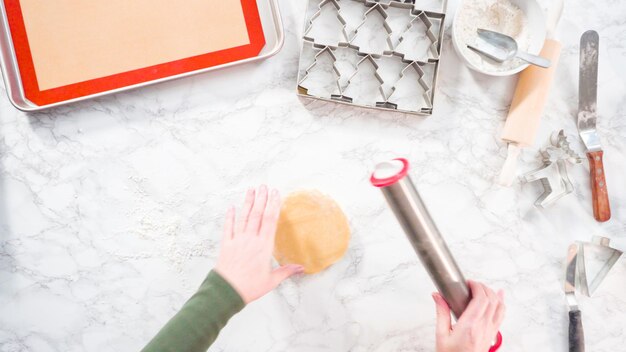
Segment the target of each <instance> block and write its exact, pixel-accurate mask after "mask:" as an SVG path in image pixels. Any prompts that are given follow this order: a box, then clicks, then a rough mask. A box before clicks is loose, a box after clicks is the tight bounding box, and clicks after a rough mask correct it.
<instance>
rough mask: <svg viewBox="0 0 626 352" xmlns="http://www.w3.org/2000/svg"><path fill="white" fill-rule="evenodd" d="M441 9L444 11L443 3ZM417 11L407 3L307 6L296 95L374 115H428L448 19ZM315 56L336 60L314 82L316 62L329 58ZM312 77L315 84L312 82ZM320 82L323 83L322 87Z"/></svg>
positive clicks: (367, 0)
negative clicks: (364, 109)
mask: <svg viewBox="0 0 626 352" xmlns="http://www.w3.org/2000/svg"><path fill="white" fill-rule="evenodd" d="M441 3H442V5H443V10H442V11H445V8H446V3H447V2H446V0H441ZM355 4H357V5H355ZM359 4H360V5H359ZM347 5H350V6H348V7H347V8H346V7H345V6H347ZM342 6H344V7H343V8H342ZM418 7H419V4H417V5H416V4H415V2H414V1H412V0H352V1H343V2H342V1H341V0H310V1H309V7H308V12H309V15H308V16H307V20H306V22H305V30H304V45H303V49H302V55H301V59H300V67H301V68H300V69H299V70H298V73H299V78H298V94H299V95H301V96H306V97H311V98H317V99H321V100H327V101H335V102H341V103H345V104H352V105H358V106H363V107H369V108H375V109H379V110H394V111H402V112H406V113H413V114H419V115H430V114H432V111H433V100H434V91H435V86H436V80H437V76H438V69H439V56H440V53H441V42H442V41H441V39H442V37H443V32H444V27H443V21H444V18H445V14H444V13H443V12H437V11H425V9H419V8H418ZM392 9H393V10H392ZM311 48H312V49H313V52H312V51H311V50H310V49H311ZM318 50H320V51H324V50H326V51H325V52H329V53H332V54H334V56H335V57H333V56H331V59H332V60H334V62H335V64H336V65H334V67H333V68H332V69H331V68H325V69H324V72H325V73H324V75H320V76H316V75H317V73H319V72H318V71H317V68H316V66H315V63H316V61H317V60H316V59H321V58H322V56H321V55H326V54H325V53H324V54H322V53H321V52H319V51H318ZM341 50H343V51H341ZM318 54H319V55H320V56H317V55H318ZM313 56H316V58H313ZM340 56H342V57H343V56H346V57H347V58H348V59H345V58H342V59H339V57H340ZM323 58H326V57H325V56H324V57H323ZM392 58H396V59H397V61H395V60H394V59H392ZM426 65H428V66H426ZM371 67H373V68H374V69H371ZM305 68H306V69H305ZM318 68H319V67H318ZM379 68H380V70H379ZM425 68H426V70H424V69H425ZM364 70H365V72H362V71H364ZM314 71H315V72H316V73H315V74H314V76H316V77H317V78H315V79H313V80H311V73H313V72H314ZM331 71H333V72H334V73H333V74H329V72H331ZM359 71H361V72H360V73H359ZM370 71H372V72H371V75H372V77H371V79H370V77H369V76H368V75H369V74H370ZM379 71H380V72H379ZM424 71H427V72H428V73H426V74H425V73H424ZM361 74H364V76H360V75H361ZM337 75H338V77H337ZM322 77H324V79H326V80H327V81H328V82H322ZM359 78H363V79H359ZM315 86H318V87H322V89H316V88H315ZM317 93H319V94H317ZM410 97H412V100H411V98H410Z"/></svg>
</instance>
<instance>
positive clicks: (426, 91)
mask: <svg viewBox="0 0 626 352" xmlns="http://www.w3.org/2000/svg"><path fill="white" fill-rule="evenodd" d="M411 71H412V72H415V73H416V74H417V76H418V79H417V80H409V79H407V78H408V77H411V76H410V74H409V72H411ZM424 75H425V73H424V70H422V68H421V66H420V64H419V63H418V62H417V61H413V62H411V63H409V64H408V65H407V66H406V67H405V68H404V69H403V70H402V72H400V78H399V79H398V81H397V82H396V83H395V84H394V85H393V87H392V88H391V94H390V95H389V97H388V98H387V100H386V101H385V102H383V103H377V106H380V107H393V108H394V109H398V110H402V111H411V110H413V111H415V110H417V111H420V112H422V113H429V112H431V111H432V106H433V105H432V101H431V98H430V96H431V87H430V86H429V85H428V83H427V82H426V81H425V80H424ZM407 84H411V85H419V86H420V87H421V89H422V94H421V95H422V99H423V104H420V103H419V102H418V103H417V104H416V105H415V106H412V105H410V104H411V102H413V101H416V99H415V96H416V95H417V94H412V95H408V96H407V93H406V92H407V91H411V89H409V88H407V87H406V85H407ZM418 89H419V88H418ZM412 91H413V92H416V91H418V90H416V89H415V88H414V89H412ZM379 104H380V105H379ZM420 106H421V107H420Z"/></svg>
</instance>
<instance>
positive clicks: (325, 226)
mask: <svg viewBox="0 0 626 352" xmlns="http://www.w3.org/2000/svg"><path fill="white" fill-rule="evenodd" d="M349 241H350V227H349V225H348V219H347V218H346V215H345V214H344V213H343V211H341V208H339V205H338V204H337V203H336V202H335V201H334V200H333V199H332V198H330V197H328V196H326V195H324V194H322V193H320V192H318V191H299V192H294V193H291V194H289V195H288V196H287V197H286V198H285V199H284V201H283V205H282V208H281V211H280V218H279V219H278V227H277V229H276V242H275V244H274V257H275V258H276V260H277V261H278V262H279V263H280V264H281V265H285V264H300V265H303V266H304V272H305V273H307V274H313V273H317V272H320V271H322V270H324V269H326V268H327V267H329V266H330V265H332V264H333V263H335V262H337V261H338V260H339V259H341V257H343V255H344V254H345V253H346V250H347V249H348V243H349Z"/></svg>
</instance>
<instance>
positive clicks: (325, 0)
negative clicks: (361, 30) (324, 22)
mask: <svg viewBox="0 0 626 352" xmlns="http://www.w3.org/2000/svg"><path fill="white" fill-rule="evenodd" d="M325 6H332V8H334V9H335V11H336V13H337V20H338V21H339V23H341V25H342V27H341V35H342V37H343V39H344V40H342V39H338V40H337V44H335V43H332V44H329V43H324V44H321V43H319V41H318V39H316V38H315V36H313V33H311V32H312V31H313V28H315V27H314V26H313V22H315V20H316V19H318V18H319V17H320V15H321V14H322V12H323V9H324V7H325ZM347 25H348V23H347V22H346V20H345V19H344V18H343V16H342V15H341V6H340V5H339V3H338V0H322V2H320V3H319V5H318V6H317V11H316V12H315V13H314V14H313V16H311V19H309V22H308V24H307V28H306V30H305V31H304V35H303V38H304V40H306V41H309V42H311V43H313V46H314V47H316V48H318V49H324V48H325V47H327V46H330V47H338V46H348V43H349V42H350V39H349V35H348V31H347V28H346V26H347Z"/></svg>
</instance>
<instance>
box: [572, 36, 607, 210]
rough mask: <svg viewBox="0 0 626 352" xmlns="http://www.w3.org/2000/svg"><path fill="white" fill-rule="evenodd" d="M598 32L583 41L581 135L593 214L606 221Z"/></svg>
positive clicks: (581, 44)
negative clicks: (599, 120)
mask: <svg viewBox="0 0 626 352" xmlns="http://www.w3.org/2000/svg"><path fill="white" fill-rule="evenodd" d="M599 41H600V38H599V36H598V32H596V31H593V30H589V31H586V32H585V33H583V35H582V37H581V38H580V72H579V81H578V133H579V134H580V138H581V139H582V141H583V143H584V144H585V147H586V148H587V158H588V159H589V169H590V170H589V171H590V176H591V193H592V198H593V215H594V217H595V219H596V220H598V221H601V222H604V221H607V220H609V219H610V218H611V208H610V205H609V196H608V192H607V187H606V179H605V177H604V165H603V162H602V157H603V154H604V152H603V151H602V146H601V145H600V137H599V135H598V131H597V129H596V122H597V119H598V114H597V106H598V104H597V97H598V53H599Z"/></svg>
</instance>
